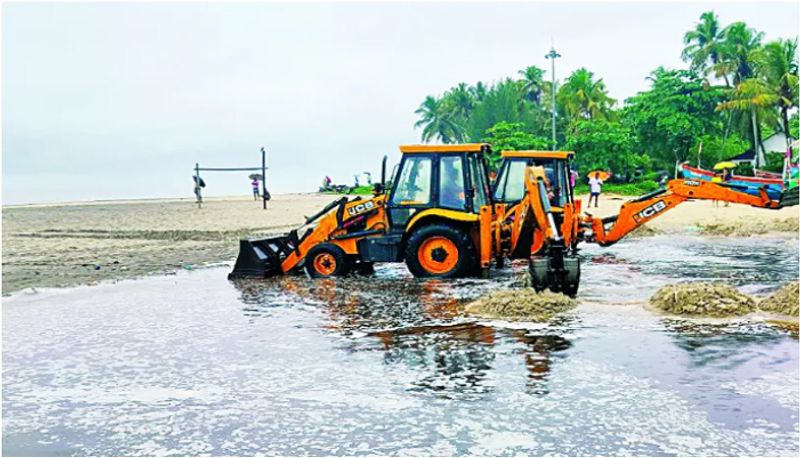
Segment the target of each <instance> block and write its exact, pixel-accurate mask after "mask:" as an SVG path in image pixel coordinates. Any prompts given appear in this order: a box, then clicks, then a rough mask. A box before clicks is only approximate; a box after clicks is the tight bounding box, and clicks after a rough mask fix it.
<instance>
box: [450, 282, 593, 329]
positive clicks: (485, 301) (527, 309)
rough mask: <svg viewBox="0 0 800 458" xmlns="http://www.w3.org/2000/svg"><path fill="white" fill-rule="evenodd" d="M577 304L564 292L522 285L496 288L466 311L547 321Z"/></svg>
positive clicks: (490, 316)
mask: <svg viewBox="0 0 800 458" xmlns="http://www.w3.org/2000/svg"><path fill="white" fill-rule="evenodd" d="M577 305H578V301H576V300H575V299H572V298H570V297H568V296H565V295H563V294H559V293H553V292H550V291H542V292H539V293H537V292H536V291H534V290H533V289H529V288H522V289H510V290H502V291H495V292H493V293H491V294H488V295H486V296H484V297H481V298H479V299H477V300H475V301H473V302H471V303H469V304H467V306H466V308H465V311H466V312H467V313H468V314H471V315H476V316H480V317H485V318H501V319H507V320H518V321H547V320H549V319H550V318H552V317H553V316H554V315H556V314H558V313H561V312H566V311H568V310H571V309H573V308H575V306H577Z"/></svg>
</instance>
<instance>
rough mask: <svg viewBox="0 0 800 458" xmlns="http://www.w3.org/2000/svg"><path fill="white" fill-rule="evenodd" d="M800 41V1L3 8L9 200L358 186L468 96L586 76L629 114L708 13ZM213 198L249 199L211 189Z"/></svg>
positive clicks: (5, 193)
mask: <svg viewBox="0 0 800 458" xmlns="http://www.w3.org/2000/svg"><path fill="white" fill-rule="evenodd" d="M709 9H714V10H715V11H716V12H717V13H718V14H719V18H720V21H721V22H722V23H723V24H727V23H730V22H733V21H740V20H744V21H746V22H747V23H748V25H750V26H752V27H755V28H757V29H759V30H762V31H764V32H765V33H766V39H767V40H769V39H774V38H777V37H794V36H796V35H797V34H798V28H799V26H800V23H799V20H798V16H800V7H798V5H797V4H796V3H764V2H752V3H716V4H702V3H694V4H692V3H672V4H668V3H662V4H653V3H649V4H638V3H539V4H520V3H512V4H474V3H471V4H458V3H455V4H452V3H451V4H419V3H409V4H364V3H351V4H296V5H286V4H252V3H246V4H135V3H132V4H74V5H73V4H8V3H6V4H4V5H3V20H2V26H3V30H2V38H3V45H2V65H3V67H2V90H3V102H2V111H3V124H2V127H3V136H2V147H3V197H2V200H3V203H4V204H14V203H27V202H44V201H65V200H91V199H117V198H145V197H178V196H184V197H188V196H191V195H192V189H191V187H192V183H191V174H192V169H193V167H194V164H195V162H198V161H199V162H200V164H201V166H216V167H226V166H227V167H231V166H253V165H258V164H259V163H260V153H259V148H260V147H261V146H265V147H266V148H267V151H268V152H269V157H268V163H269V166H270V170H269V172H268V186H269V188H270V190H271V192H272V193H284V192H297V191H313V190H315V189H316V188H317V187H318V186H319V183H320V181H321V179H322V177H323V176H325V175H330V176H331V177H332V178H333V180H334V182H348V183H349V182H352V179H353V177H352V175H353V174H354V173H359V172H363V171H372V172H373V173H376V174H377V172H378V169H379V164H380V158H381V157H382V156H383V155H384V154H389V155H390V156H389V157H390V159H391V161H396V160H397V158H398V157H399V153H398V152H397V151H398V150H397V146H398V145H400V144H406V143H418V142H419V133H420V132H419V130H415V129H414V128H413V124H414V122H415V120H416V116H415V115H414V110H415V109H416V108H417V106H418V105H419V103H420V102H421V101H422V100H423V98H424V97H425V96H426V95H428V94H439V93H441V92H443V91H445V90H447V89H448V88H449V87H451V86H453V85H455V84H456V83H458V82H461V81H464V82H467V83H470V84H474V83H475V82H476V81H485V82H491V81H496V80H499V79H501V78H504V77H507V76H514V75H515V74H516V72H517V71H518V70H520V69H523V68H525V67H526V66H528V65H538V66H540V67H543V68H547V69H548V73H547V75H546V77H547V78H549V77H550V74H549V65H548V61H547V60H546V59H545V58H544V54H545V53H546V52H547V51H548V50H549V48H550V40H551V38H552V39H553V40H555V46H556V49H557V50H558V52H559V53H561V55H562V56H563V57H562V58H561V59H559V60H558V61H557V68H556V73H557V76H558V77H563V76H565V75H568V74H569V72H571V71H572V70H574V69H576V68H579V67H587V68H588V69H589V70H591V71H593V72H594V73H595V75H597V76H598V77H602V78H603V80H604V81H605V83H606V85H607V86H608V89H609V91H610V92H611V95H612V96H613V97H615V98H617V99H619V100H620V101H621V100H623V99H624V98H626V97H630V96H631V95H634V94H635V93H636V92H637V91H640V90H644V89H646V88H647V82H646V80H645V77H646V76H647V75H648V74H649V73H650V71H652V70H653V69H654V68H656V67H657V66H659V65H664V66H667V67H681V66H683V65H684V64H683V63H682V62H681V60H680V51H681V48H682V42H681V38H682V36H683V34H684V33H685V32H686V31H687V30H688V29H690V28H691V27H693V25H694V24H695V22H697V19H698V17H699V16H700V14H701V13H702V12H703V11H706V10H709ZM206 180H207V181H208V185H209V186H208V188H207V195H233V194H246V193H248V192H249V181H248V180H247V178H246V174H243V173H239V174H209V175H206Z"/></svg>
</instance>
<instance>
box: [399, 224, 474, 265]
mask: <svg viewBox="0 0 800 458" xmlns="http://www.w3.org/2000/svg"><path fill="white" fill-rule="evenodd" d="M434 237H443V238H446V239H448V240H449V241H450V242H452V244H453V245H454V246H455V248H456V249H457V253H456V256H457V261H456V263H455V265H454V266H453V267H452V268H451V269H449V270H448V271H446V272H431V271H429V270H428V269H426V268H425V267H423V265H422V264H421V262H420V259H419V258H418V253H419V249H420V247H422V245H423V244H424V243H425V242H426V241H427V240H429V239H431V238H434ZM451 255H452V254H450V255H448V254H446V253H445V254H444V256H445V259H446V257H447V256H451ZM405 258H406V266H408V270H409V271H411V273H412V274H413V275H414V276H415V277H418V278H463V277H467V276H469V275H470V274H471V273H473V272H475V268H476V266H477V264H478V263H477V259H476V257H475V246H474V245H473V243H472V239H471V237H470V236H469V233H468V231H467V230H465V229H460V228H456V227H453V226H450V225H447V224H431V225H429V226H424V227H421V228H419V229H417V230H415V231H414V232H413V233H412V234H411V236H410V237H409V238H408V241H407V243H406V250H405Z"/></svg>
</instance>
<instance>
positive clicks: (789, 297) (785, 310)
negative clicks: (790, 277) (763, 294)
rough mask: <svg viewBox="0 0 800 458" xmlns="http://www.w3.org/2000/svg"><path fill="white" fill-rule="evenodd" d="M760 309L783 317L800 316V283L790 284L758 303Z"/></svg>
mask: <svg viewBox="0 0 800 458" xmlns="http://www.w3.org/2000/svg"><path fill="white" fill-rule="evenodd" d="M758 308H760V309H761V310H764V311H766V312H775V313H780V314H781V315H790V316H800V282H796V281H793V282H789V283H787V284H786V285H784V286H783V288H781V289H779V290H778V291H777V292H775V294H773V295H772V296H769V297H768V298H766V299H764V300H763V301H761V302H759V303H758Z"/></svg>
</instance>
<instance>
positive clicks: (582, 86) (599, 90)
mask: <svg viewBox="0 0 800 458" xmlns="http://www.w3.org/2000/svg"><path fill="white" fill-rule="evenodd" d="M556 99H557V101H558V103H559V104H560V105H561V107H563V110H564V112H565V113H566V115H567V116H568V118H569V119H570V120H571V121H572V120H578V119H610V118H612V115H613V113H612V111H613V110H612V108H613V106H614V104H615V103H616V102H617V101H616V100H614V99H612V98H611V97H609V95H608V91H607V89H606V85H605V83H604V82H603V79H602V78H600V79H598V80H595V79H594V73H592V72H590V71H589V70H587V69H585V68H579V69H578V70H575V71H574V72H572V74H571V75H570V76H569V78H567V80H566V81H565V82H564V84H563V85H562V86H561V87H560V88H559V89H558V92H557V93H556Z"/></svg>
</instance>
